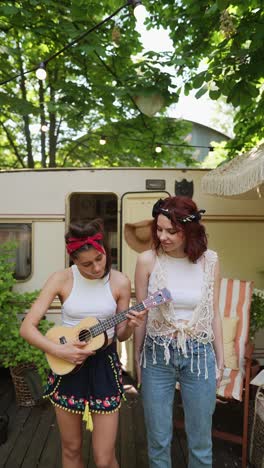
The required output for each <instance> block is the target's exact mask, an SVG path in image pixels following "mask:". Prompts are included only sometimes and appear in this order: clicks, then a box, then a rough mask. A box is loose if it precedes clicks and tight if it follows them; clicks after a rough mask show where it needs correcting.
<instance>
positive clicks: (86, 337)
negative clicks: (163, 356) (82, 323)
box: [79, 330, 92, 343]
mask: <svg viewBox="0 0 264 468" xmlns="http://www.w3.org/2000/svg"><path fill="white" fill-rule="evenodd" d="M91 339H92V334H91V332H90V330H81V331H80V333H79V340H80V341H85V342H86V343H88V342H89V341H90V340H91Z"/></svg>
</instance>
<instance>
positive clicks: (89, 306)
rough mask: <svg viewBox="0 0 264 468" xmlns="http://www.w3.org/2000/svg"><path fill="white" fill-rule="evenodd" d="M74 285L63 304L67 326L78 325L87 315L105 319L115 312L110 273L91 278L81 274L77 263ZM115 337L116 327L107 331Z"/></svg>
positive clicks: (65, 324)
mask: <svg viewBox="0 0 264 468" xmlns="http://www.w3.org/2000/svg"><path fill="white" fill-rule="evenodd" d="M71 270H72V275H73V286H72V290H71V292H70V295H69V296H68V297H67V299H66V301H65V302H64V303H63V304H62V309H61V312H62V323H63V325H64V326H66V327H71V326H74V325H77V324H78V323H79V322H80V320H82V319H83V318H87V317H96V318H97V319H98V320H104V319H106V318H107V316H109V315H112V314H115V312H116V301H115V299H114V298H113V295H112V291H111V288H110V281H109V274H108V275H107V276H105V277H104V278H101V279H93V280H90V279H88V278H84V276H82V275H81V273H80V272H79V270H78V268H77V266H76V265H72V266H71ZM107 335H108V338H113V336H114V328H111V329H110V330H108V331H107Z"/></svg>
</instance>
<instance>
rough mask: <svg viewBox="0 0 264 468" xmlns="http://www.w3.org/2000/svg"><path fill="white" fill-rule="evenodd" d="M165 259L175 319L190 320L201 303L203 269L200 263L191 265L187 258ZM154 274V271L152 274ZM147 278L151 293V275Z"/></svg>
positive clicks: (168, 257) (167, 285)
mask: <svg viewBox="0 0 264 468" xmlns="http://www.w3.org/2000/svg"><path fill="white" fill-rule="evenodd" d="M165 257H166V274H167V284H166V287H167V288H168V289H169V291H170V293H171V296H172V302H173V308H174V311H175V318H176V319H177V320H190V319H191V317H192V313H193V311H194V309H195V307H196V306H197V304H199V302H200V301H201V298H202V286H203V267H202V265H201V261H200V260H198V261H197V263H192V262H191V261H190V260H189V259H188V257H184V258H175V257H171V256H169V255H165ZM152 273H153V274H154V271H153V272H152ZM152 273H151V275H150V278H149V290H150V291H151V290H152V291H153V290H154V289H153V285H152V281H153V278H152V276H153V274H152Z"/></svg>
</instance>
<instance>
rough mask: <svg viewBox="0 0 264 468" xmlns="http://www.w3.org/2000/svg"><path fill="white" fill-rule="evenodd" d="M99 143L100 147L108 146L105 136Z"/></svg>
mask: <svg viewBox="0 0 264 468" xmlns="http://www.w3.org/2000/svg"><path fill="white" fill-rule="evenodd" d="M99 143H100V145H105V144H106V138H105V136H101V138H100V140H99Z"/></svg>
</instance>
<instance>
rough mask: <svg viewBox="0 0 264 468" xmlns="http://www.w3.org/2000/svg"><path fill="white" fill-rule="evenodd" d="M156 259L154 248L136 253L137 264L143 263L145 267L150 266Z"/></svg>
mask: <svg viewBox="0 0 264 468" xmlns="http://www.w3.org/2000/svg"><path fill="white" fill-rule="evenodd" d="M155 260H156V253H155V251H154V250H145V252H142V253H141V254H139V255H138V258H137V263H138V264H139V265H145V266H147V267H152V266H153V265H154V263H155Z"/></svg>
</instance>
